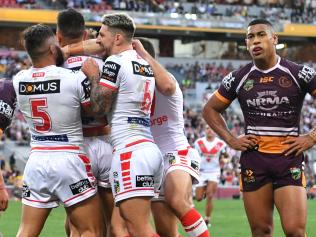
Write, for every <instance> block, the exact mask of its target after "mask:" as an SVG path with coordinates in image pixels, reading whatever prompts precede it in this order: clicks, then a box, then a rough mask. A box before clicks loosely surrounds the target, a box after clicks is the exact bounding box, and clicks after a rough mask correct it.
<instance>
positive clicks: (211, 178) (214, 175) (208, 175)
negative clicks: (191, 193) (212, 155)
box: [196, 169, 221, 187]
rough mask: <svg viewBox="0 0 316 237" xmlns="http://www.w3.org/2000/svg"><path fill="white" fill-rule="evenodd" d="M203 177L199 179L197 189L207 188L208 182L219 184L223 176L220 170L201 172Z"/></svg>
mask: <svg viewBox="0 0 316 237" xmlns="http://www.w3.org/2000/svg"><path fill="white" fill-rule="evenodd" d="M200 173H201V176H200V179H199V183H198V184H197V185H196V187H205V186H207V183H208V182H215V183H217V184H218V183H219V178H220V175H221V172H220V170H219V169H217V170H214V171H201V172H200Z"/></svg>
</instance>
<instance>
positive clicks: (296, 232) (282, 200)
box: [274, 186, 307, 237]
mask: <svg viewBox="0 0 316 237" xmlns="http://www.w3.org/2000/svg"><path fill="white" fill-rule="evenodd" d="M274 201H275V206H276V208H277V209H278V212H279V214H280V218H281V223H282V227H283V230H284V233H285V235H286V236H287V237H294V236H295V237H304V236H305V227H306V218H307V199H306V190H305V188H303V187H299V186H285V187H281V188H278V189H276V190H275V191H274Z"/></svg>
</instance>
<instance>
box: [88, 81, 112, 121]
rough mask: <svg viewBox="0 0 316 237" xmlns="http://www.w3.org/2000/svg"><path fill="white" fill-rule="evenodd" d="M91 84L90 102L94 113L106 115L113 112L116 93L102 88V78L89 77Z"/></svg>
mask: <svg viewBox="0 0 316 237" xmlns="http://www.w3.org/2000/svg"><path fill="white" fill-rule="evenodd" d="M88 78H89V80H90V82H91V94H90V101H91V105H92V111H93V112H94V113H95V114H97V115H104V114H105V113H107V112H109V111H110V110H111V105H112V101H113V98H114V96H115V94H116V93H114V91H112V90H110V89H108V88H107V87H104V86H100V85H99V82H100V76H91V77H88Z"/></svg>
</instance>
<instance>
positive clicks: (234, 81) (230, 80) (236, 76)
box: [222, 62, 253, 90]
mask: <svg viewBox="0 0 316 237" xmlns="http://www.w3.org/2000/svg"><path fill="white" fill-rule="evenodd" d="M252 67H253V63H252V62H251V63H248V64H246V65H245V66H242V67H240V68H239V69H237V70H234V71H231V72H230V73H228V74H227V75H226V76H225V77H224V78H223V80H222V84H223V86H224V87H225V89H226V90H230V89H231V88H232V87H233V85H235V87H237V85H238V84H239V82H240V81H241V80H242V79H243V78H244V76H246V75H247V74H248V73H249V72H250V71H251V69H252Z"/></svg>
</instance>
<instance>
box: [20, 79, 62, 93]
mask: <svg viewBox="0 0 316 237" xmlns="http://www.w3.org/2000/svg"><path fill="white" fill-rule="evenodd" d="M53 93H60V80H51V81H41V82H20V83H19V94H20V95H41V94H53Z"/></svg>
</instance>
